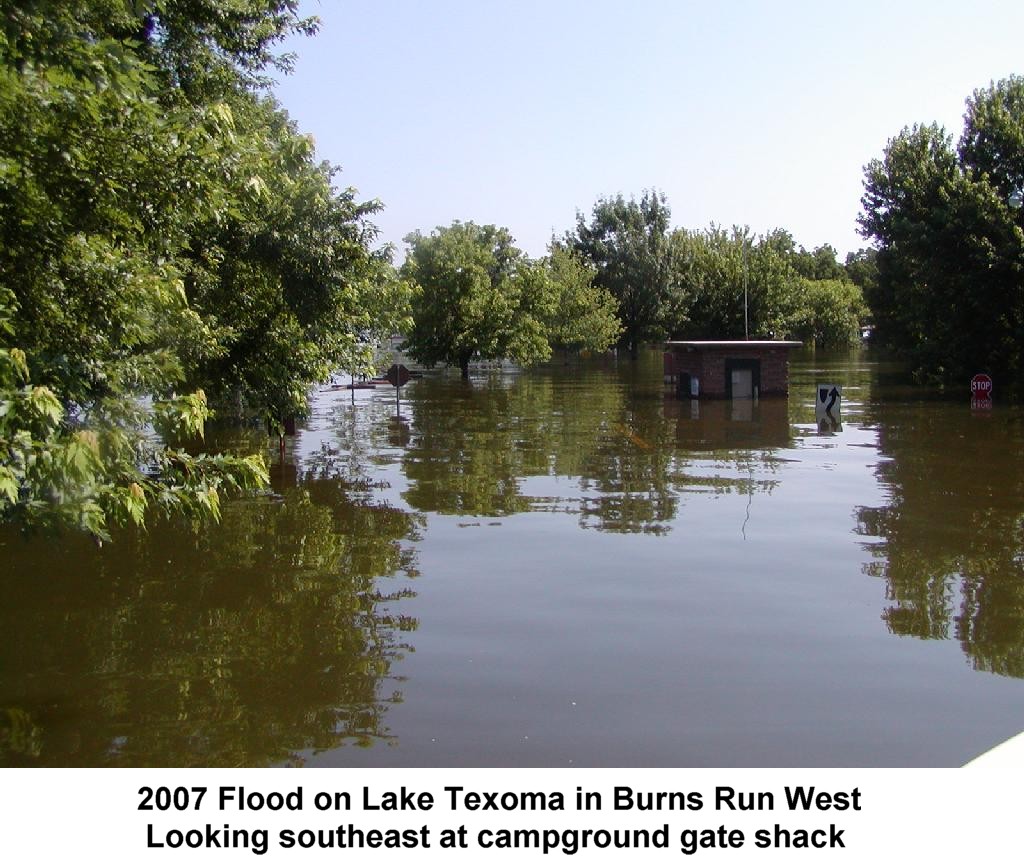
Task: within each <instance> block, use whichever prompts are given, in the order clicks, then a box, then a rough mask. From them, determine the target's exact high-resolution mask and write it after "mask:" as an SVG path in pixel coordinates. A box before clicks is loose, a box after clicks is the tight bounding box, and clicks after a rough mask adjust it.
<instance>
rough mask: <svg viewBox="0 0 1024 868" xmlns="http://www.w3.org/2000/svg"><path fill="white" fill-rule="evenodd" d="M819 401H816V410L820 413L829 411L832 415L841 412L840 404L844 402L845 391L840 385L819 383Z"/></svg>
mask: <svg viewBox="0 0 1024 868" xmlns="http://www.w3.org/2000/svg"><path fill="white" fill-rule="evenodd" d="M816 397H817V399H818V400H817V401H816V402H815V408H814V409H815V410H816V411H817V412H818V413H828V414H830V415H838V414H839V405H840V404H841V403H842V399H843V393H842V390H841V389H840V388H839V386H836V385H833V384H832V383H827V384H825V385H820V384H819V385H818V394H817V396H816Z"/></svg>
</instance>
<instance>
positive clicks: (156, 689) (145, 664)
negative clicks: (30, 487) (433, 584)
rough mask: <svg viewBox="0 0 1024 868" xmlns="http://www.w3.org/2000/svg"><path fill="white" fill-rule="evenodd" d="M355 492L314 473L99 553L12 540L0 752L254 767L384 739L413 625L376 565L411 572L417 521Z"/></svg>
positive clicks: (37, 758)
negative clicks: (214, 516)
mask: <svg viewBox="0 0 1024 868" xmlns="http://www.w3.org/2000/svg"><path fill="white" fill-rule="evenodd" d="M360 488H367V486H365V485H361V484H358V483H357V484H356V485H355V486H349V487H348V489H349V490H346V489H345V487H343V486H341V485H339V484H337V483H333V484H332V483H331V482H329V481H328V480H324V479H321V480H319V481H318V480H315V479H314V480H311V481H310V482H309V484H307V485H304V486H303V487H302V488H291V489H289V490H287V491H285V493H284V494H283V495H282V496H279V497H276V498H274V499H271V498H262V499H258V500H251V501H245V502H238V503H233V504H230V505H228V507H227V508H226V509H225V511H224V516H223V521H222V523H221V524H220V525H219V526H214V527H210V528H208V529H204V530H202V531H200V532H198V533H195V534H193V533H192V532H190V531H188V530H186V529H184V528H182V527H178V526H175V527H171V526H162V527H159V528H154V529H152V530H151V531H150V532H149V533H148V534H145V535H139V536H137V537H135V538H129V537H128V536H127V535H126V536H124V537H123V538H122V539H120V540H119V541H118V542H117V543H115V544H114V545H112V546H107V547H105V548H104V549H103V550H102V551H101V552H95V551H94V550H92V549H91V548H90V547H89V546H88V544H87V543H85V542H83V541H82V540H81V539H77V538H62V539H60V540H59V541H58V543H57V544H56V545H48V544H47V542H46V541H44V540H41V539H33V540H28V541H23V540H20V539H8V540H7V541H6V545H5V546H4V550H5V559H6V561H7V563H8V564H9V565H10V566H11V567H13V569H9V570H7V571H5V572H6V575H5V577H4V578H3V579H2V580H0V581H2V583H3V588H4V595H5V597H7V598H8V603H7V605H6V607H5V611H4V613H3V614H2V615H0V620H2V622H3V623H2V629H0V648H2V649H3V655H2V656H3V659H4V660H5V666H4V669H3V673H2V674H0V709H3V708H6V711H5V712H4V711H0V758H2V760H3V761H4V762H5V763H6V764H15V763H18V764H22V763H34V762H38V763H41V764H46V765H63V764H68V765H107V764H115V765H121V764H124V765H169V766H178V765H194V764H209V765H220V766H226V765H262V764H267V763H275V762H287V761H297V756H296V752H298V751H300V750H304V749H326V748H331V747H335V746H337V745H339V744H342V743H345V742H351V743H355V744H367V743H370V742H371V741H373V740H374V739H378V738H387V737H388V735H389V734H388V730H387V726H386V724H385V719H384V718H385V714H386V711H387V708H388V707H389V705H391V704H392V703H394V702H398V701H400V700H401V693H400V691H399V689H398V688H397V686H396V685H395V684H394V681H393V677H392V675H391V668H392V664H393V662H394V661H395V660H396V659H398V658H400V657H401V655H402V654H403V653H404V652H405V651H407V650H409V647H410V646H409V645H408V644H407V641H406V639H405V638H404V636H405V634H407V633H409V632H410V631H412V630H414V629H415V628H416V623H415V621H413V620H412V619H409V618H407V617H405V616H403V615H402V614H401V611H400V605H401V600H402V599H403V598H404V597H407V596H409V595H411V594H412V591H411V590H409V589H408V588H406V587H402V586H396V587H395V588H394V589H393V590H391V589H388V588H387V580H386V579H382V578H379V577H383V576H392V575H394V574H396V573H405V574H406V575H407V576H412V575H415V570H414V566H415V565H414V561H413V554H412V552H411V551H410V550H409V549H408V548H406V547H403V546H402V545H401V543H400V540H403V539H408V538H411V537H414V536H415V533H416V528H417V525H418V520H417V518H416V517H414V516H410V515H409V514H406V513H404V512H402V511H400V510H397V509H394V508H392V507H389V506H386V505H380V504H379V503H375V502H373V499H372V498H371V496H370V491H368V490H366V491H361V490H359V489H360ZM353 489H354V490H353ZM68 563H76V564H77V565H79V566H78V568H77V569H75V570H68V569H67V564H68ZM389 680H390V681H392V686H390V687H389V686H388V681H389ZM5 718H6V719H5Z"/></svg>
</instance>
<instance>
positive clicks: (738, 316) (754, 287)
mask: <svg viewBox="0 0 1024 868" xmlns="http://www.w3.org/2000/svg"><path fill="white" fill-rule="evenodd" d="M672 245H673V247H674V249H675V255H674V258H673V267H674V269H675V273H676V276H675V278H674V280H675V283H677V284H678V285H679V286H680V287H682V295H683V296H685V297H686V298H688V299H690V301H689V304H688V307H687V308H686V313H685V316H684V317H681V318H680V320H679V324H678V325H677V326H676V328H675V329H674V334H675V335H676V336H678V337H686V338H691V339H699V338H708V339H725V338H733V339H736V338H743V337H745V336H746V335H747V332H749V335H750V336H751V337H762V338H769V337H775V338H783V337H786V336H787V335H788V334H789V333H790V331H791V329H792V326H793V315H794V312H795V310H796V306H797V298H796V296H797V293H798V289H799V286H800V278H799V275H798V274H797V272H796V271H795V270H794V268H793V266H792V264H791V262H790V257H791V255H792V251H793V242H792V237H791V236H790V235H789V233H788V232H785V231H784V230H774V231H773V232H770V233H768V234H767V235H765V236H761V237H759V238H754V237H753V236H752V235H751V234H750V232H749V230H747V229H745V228H740V227H738V226H734V227H733V228H732V229H731V230H728V231H727V230H724V229H722V228H720V227H717V226H714V225H712V226H711V227H709V228H708V229H707V230H706V231H703V232H688V231H687V230H685V229H679V230H676V231H675V232H674V233H673V236H672ZM744 297H746V307H747V310H746V313H745V312H744Z"/></svg>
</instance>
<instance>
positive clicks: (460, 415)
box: [402, 357, 789, 534]
mask: <svg viewBox="0 0 1024 868" xmlns="http://www.w3.org/2000/svg"><path fill="white" fill-rule="evenodd" d="M658 361H659V363H660V357H659V359H658ZM648 379H650V378H648ZM653 382H654V384H655V387H654V389H653V390H652V389H651V388H650V383H649V382H648V383H646V391H645V390H644V389H643V388H638V387H637V384H635V383H624V382H623V381H622V380H621V379H618V378H613V377H609V376H607V375H606V374H603V373H602V372H601V371H599V370H594V369H591V370H589V371H587V370H583V371H579V370H576V371H572V372H570V373H569V374H568V376H566V375H564V374H562V375H560V374H559V372H557V371H555V372H545V373H543V374H541V373H534V374H532V375H531V376H529V377H525V376H524V377H517V378H514V379H510V380H505V381H498V380H493V381H491V382H490V383H488V384H485V385H479V384H477V385H474V386H469V385H467V384H465V383H461V382H459V383H452V382H444V381H436V382H427V381H425V382H423V383H420V384H417V387H416V388H415V389H413V390H411V391H410V393H409V398H408V403H409V406H410V417H411V418H412V420H413V421H412V424H411V433H410V442H409V444H408V447H407V449H406V451H405V453H404V455H403V458H402V468H403V471H404V473H405V476H406V478H407V479H408V481H409V489H408V490H407V491H406V492H405V497H406V500H407V501H408V502H409V503H410V504H411V505H412V506H414V507H415V508H416V509H418V510H422V511H425V512H439V513H442V514H449V515H481V516H502V515H511V514H513V513H517V512H527V511H534V512H536V511H551V512H566V513H571V514H574V515H578V516H579V521H580V524H581V526H583V527H588V528H594V529H597V530H602V531H610V532H621V533H640V532H642V533H655V534H661V533H665V532H667V531H668V529H669V527H670V523H671V521H672V519H673V518H675V517H676V514H677V511H678V504H679V498H680V492H685V491H691V492H693V491H698V490H700V491H702V492H707V491H709V490H710V491H714V492H716V493H725V492H743V493H746V492H748V490H749V491H754V490H765V489H766V488H770V487H771V485H772V484H773V483H762V482H755V481H753V480H752V478H751V476H752V474H750V475H748V470H749V468H748V467H747V464H748V462H749V461H756V465H757V467H758V468H759V469H764V468H765V467H766V466H768V464H770V462H771V459H770V458H769V457H767V455H768V453H767V451H765V452H764V453H759V452H754V451H751V450H749V449H747V450H736V449H727V450H720V451H718V452H712V451H708V452H707V453H706V454H707V455H713V456H714V457H715V460H716V462H717V464H718V466H719V467H720V468H721V473H720V474H713V475H709V474H706V473H705V472H704V471H705V469H706V468H703V467H702V468H701V469H700V471H699V472H698V473H696V474H692V473H691V472H690V470H689V469H688V467H689V465H691V464H692V463H693V456H692V455H691V454H690V453H689V452H685V451H683V450H681V449H680V444H681V443H685V440H684V439H683V438H682V437H681V435H680V432H679V430H677V425H678V420H677V419H676V418H675V416H674V415H673V414H674V413H675V412H676V411H675V410H674V409H673V410H672V411H671V412H669V410H668V409H667V408H669V407H673V408H674V406H675V405H676V404H678V403H679V402H678V401H676V399H674V398H673V399H671V401H670V402H666V401H665V400H664V398H663V396H662V392H661V388H660V375H659V378H658V379H654V380H653ZM708 406H709V407H714V404H713V402H712V403H711V404H709V405H708ZM780 406H781V411H780V412H781V417H780V418H781V423H780V424H781V430H782V431H783V435H782V437H781V442H783V443H784V442H786V441H787V438H788V431H789V427H788V422H787V419H786V415H785V406H784V404H783V405H780ZM708 412H710V411H708ZM761 424H762V422H761V420H760V418H759V419H758V421H757V425H758V426H760V425H761ZM772 424H773V425H774V422H773V423H772ZM718 427H721V426H718ZM718 427H713V428H712V429H711V430H712V431H713V432H717V431H718ZM739 427H740V428H742V427H743V426H742V425H741V426H739ZM747 427H748V428H749V427H750V426H749V425H748V426H747ZM775 427H778V426H775ZM728 430H732V431H734V430H736V428H735V426H733V427H732V428H729V429H728ZM758 431H760V428H758ZM714 436H716V437H717V436H718V435H717V434H714ZM757 436H758V437H759V438H760V440H759V442H760V441H764V436H763V434H759V435H757ZM769 441H771V438H769ZM771 442H774V441H771ZM714 445H722V444H721V443H719V442H718V441H717V440H716V442H715V444H714ZM755 455H756V456H758V457H757V458H756V459H755V457H754V456H755ZM740 474H742V475H740ZM547 476H553V477H566V478H571V479H575V480H576V481H577V489H578V494H574V495H567V494H562V493H559V494H557V495H530V494H527V493H524V491H526V490H528V488H529V486H528V485H527V480H528V478H529V477H547Z"/></svg>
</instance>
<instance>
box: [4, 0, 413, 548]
mask: <svg viewBox="0 0 1024 868" xmlns="http://www.w3.org/2000/svg"><path fill="white" fill-rule="evenodd" d="M4 5H5V13H4V17H3V24H2V26H0V76H2V78H3V81H2V83H0V318H2V321H3V334H2V336H0V337H2V341H3V343H2V347H3V355H2V356H0V408H2V409H3V412H2V413H0V510H2V515H3V516H5V517H7V518H18V519H20V520H29V521H37V520H47V521H48V520H55V521H58V522H60V523H69V522H70V523H72V524H75V525H78V526H80V527H83V528H86V529H88V530H89V531H91V532H92V533H94V534H96V535H97V536H103V535H105V534H106V532H107V531H106V528H107V526H108V524H109V523H111V522H119V521H126V520H127V521H134V522H137V523H141V522H142V521H144V517H145V514H146V512H147V510H148V509H149V508H152V507H156V508H161V509H166V510H180V509H184V510H186V511H194V512H196V513H198V514H207V515H216V514H217V513H218V492H223V491H225V490H233V489H238V488H242V487H252V486H259V485H262V484H264V483H265V480H266V474H265V469H264V467H263V461H262V458H260V457H258V456H250V457H249V458H245V459H233V458H230V457H226V456H221V457H217V458H208V457H206V456H202V455H194V454H191V453H189V452H186V451H184V450H182V449H180V448H174V443H175V442H176V438H178V437H179V436H181V435H188V436H194V435H196V434H201V433H202V430H203V425H204V423H205V421H206V420H207V419H208V418H209V416H210V415H211V409H210V406H209V405H208V401H207V399H208V398H209V399H210V401H211V402H213V404H214V405H216V406H217V407H218V408H219V409H220V410H221V411H222V412H224V411H225V410H226V409H228V408H231V410H232V411H236V412H240V413H242V414H244V415H247V416H264V417H266V418H268V419H270V420H272V421H279V420H280V419H282V418H283V417H284V416H286V415H289V414H291V413H296V412H300V411H301V410H302V409H303V408H304V406H305V400H306V394H307V392H308V389H309V387H310V386H311V385H312V384H313V383H314V382H316V381H317V380H320V379H323V378H325V377H326V375H327V374H328V373H329V372H330V370H331V369H332V367H334V366H335V365H337V364H340V363H346V364H348V365H349V366H350V367H358V365H359V363H360V361H361V360H362V363H363V364H364V365H365V364H368V360H367V359H366V358H365V357H366V354H367V350H366V347H365V343H366V335H367V333H369V332H371V331H372V330H373V329H375V328H376V329H379V328H388V329H389V330H390V327H393V326H396V325H401V324H403V323H404V320H403V319H402V315H403V313H404V311H405V308H404V305H403V303H402V285H401V284H400V282H399V281H398V280H397V278H396V276H395V274H394V272H393V271H392V270H391V268H390V265H389V262H388V254H387V252H386V251H383V252H374V251H373V250H372V248H371V244H372V242H373V240H374V237H375V229H374V227H373V226H372V224H371V223H369V222H368V218H369V216H371V215H372V214H373V213H374V211H376V210H377V209H378V207H379V205H378V204H377V203H373V202H371V203H360V202H358V201H357V199H356V195H355V192H354V191H352V190H344V191H340V192H339V191H338V190H337V189H335V187H334V176H335V170H334V169H332V167H330V166H328V165H326V164H323V163H320V162H318V161H317V160H316V158H315V153H314V150H313V147H312V143H311V141H310V140H309V139H308V138H307V137H305V136H302V135H300V134H299V133H298V131H297V130H296V129H295V127H294V125H293V124H292V123H291V122H290V121H289V120H288V118H287V116H286V115H285V114H284V112H283V111H281V109H280V108H279V107H277V106H276V105H275V104H274V103H273V102H272V101H271V100H270V99H269V98H268V97H267V96H266V95H264V94H263V93H261V92H260V89H259V85H260V82H261V71H262V70H263V69H265V68H266V67H267V66H268V65H270V64H274V63H277V64H285V65H286V64H287V59H286V58H280V59H278V58H275V57H274V55H273V52H272V49H273V47H274V46H275V44H276V43H278V42H279V41H280V40H281V39H282V38H283V37H284V36H286V35H287V34H289V33H291V32H295V31H310V30H312V29H314V28H315V22H313V21H311V20H304V19H300V18H298V16H297V14H296V4H295V3H294V2H275V0H239V2H235V3H231V4H219V3H214V2H213V0H162V2H156V0H153V2H141V3H132V4H128V3H123V2H117V0H91V2H90V0H68V2H62V3H46V2H35V3H31V2H30V3H22V4H18V5H17V8H6V7H9V6H10V4H4ZM382 299H383V300H386V303H382ZM381 316H383V317H384V322H383V324H382V322H381V319H380V317H381ZM154 429H155V430H156V431H157V432H158V433H159V434H160V435H161V437H160V439H156V438H154V437H153V436H152V432H153V430H154Z"/></svg>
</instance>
